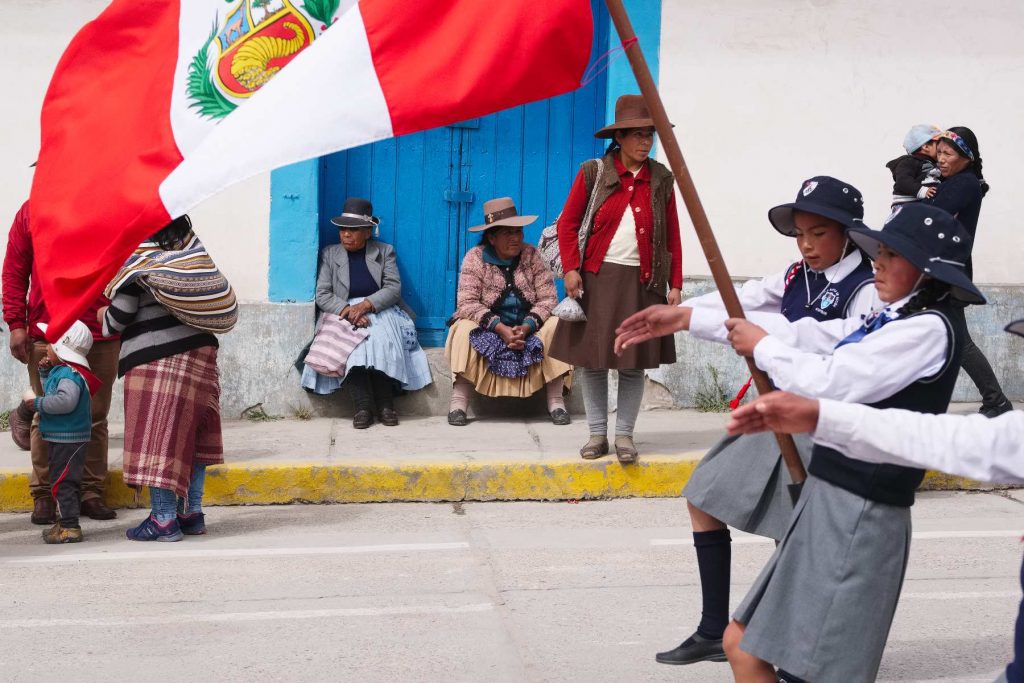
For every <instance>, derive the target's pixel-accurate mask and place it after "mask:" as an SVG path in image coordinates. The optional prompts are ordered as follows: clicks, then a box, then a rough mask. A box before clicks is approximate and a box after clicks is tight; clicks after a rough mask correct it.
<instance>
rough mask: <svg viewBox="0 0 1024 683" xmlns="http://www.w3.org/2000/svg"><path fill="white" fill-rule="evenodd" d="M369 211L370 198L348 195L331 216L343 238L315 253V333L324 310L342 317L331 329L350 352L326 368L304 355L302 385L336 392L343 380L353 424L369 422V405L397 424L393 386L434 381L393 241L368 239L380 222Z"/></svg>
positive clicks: (361, 426) (322, 321)
mask: <svg viewBox="0 0 1024 683" xmlns="http://www.w3.org/2000/svg"><path fill="white" fill-rule="evenodd" d="M372 214H373V205H372V204H370V202H369V201H367V200H365V199H357V198H349V199H346V200H345V207H344V208H343V209H342V213H341V215H340V216H338V217H336V218H332V219H331V223H333V224H334V225H336V226H338V236H339V238H340V240H341V244H333V245H331V246H329V247H326V248H324V250H323V252H322V253H321V255H320V271H319V274H318V275H317V279H316V305H317V308H318V309H320V314H321V319H320V321H319V323H318V325H317V331H318V337H319V336H320V335H321V333H323V331H324V326H325V323H326V322H328V321H327V320H325V319H324V318H325V317H326V316H337V317H338V318H340V319H341V321H342V322H343V325H342V326H340V329H339V330H337V331H335V332H333V334H334V335H335V336H334V337H332V339H335V340H337V341H336V342H334V343H336V344H337V346H338V348H336V349H333V350H334V351H336V352H337V353H342V354H345V353H347V358H344V367H343V368H342V369H341V371H339V372H332V373H330V374H323V373H320V372H317V370H315V369H314V368H312V367H310V362H309V361H310V357H309V356H307V357H306V366H305V369H304V370H303V372H302V386H303V387H305V388H306V389H310V390H312V391H314V392H316V393H317V394H330V393H333V392H335V391H337V389H338V387H340V386H342V384H344V385H345V386H346V387H348V391H349V393H350V395H351V397H352V402H353V403H354V404H355V409H356V412H355V415H354V416H353V417H352V426H353V427H355V428H356V429H366V428H367V427H369V426H370V425H372V424H373V420H374V409H376V413H377V417H378V418H379V419H380V421H381V423H382V424H384V425H387V426H389V427H392V426H394V425H397V424H398V413H397V412H395V405H394V397H395V392H396V390H398V389H401V390H406V391H413V390H416V389H422V388H423V387H425V386H427V385H428V384H430V382H431V378H430V367H429V366H428V364H427V356H426V354H425V353H423V349H422V348H420V344H419V341H418V340H417V337H416V325H415V324H414V323H413V319H412V317H411V316H412V315H413V313H412V310H411V309H410V308H409V307H408V306H407V305H406V304H405V302H404V301H402V280H401V278H400V277H399V274H398V261H397V257H396V255H395V249H394V247H392V246H391V245H390V244H384V243H383V242H378V241H376V240H373V239H371V237H372V233H373V231H374V229H375V228H376V227H377V226H378V225H380V219H379V218H377V217H376V216H374V215H372ZM331 322H333V321H331ZM325 343H326V342H325ZM346 344H347V346H346ZM353 344H354V345H355V346H354V348H351V346H352V345H353ZM315 346H316V342H314V347H315ZM349 348H351V352H349Z"/></svg>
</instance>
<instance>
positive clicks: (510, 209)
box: [469, 197, 537, 232]
mask: <svg viewBox="0 0 1024 683" xmlns="http://www.w3.org/2000/svg"><path fill="white" fill-rule="evenodd" d="M535 220H537V217H536V216H520V215H519V212H517V211H516V203H515V202H514V201H512V198H511V197H498V198H497V199H489V200H487V201H486V202H484V223H483V225H474V226H473V227H471V228H470V229H469V231H470V232H483V231H484V230H490V229H491V228H497V227H500V226H502V225H510V226H512V227H514V228H521V227H523V226H524V225H529V224H530V223H532V222H534V221H535Z"/></svg>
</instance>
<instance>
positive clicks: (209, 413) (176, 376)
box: [124, 346, 224, 497]
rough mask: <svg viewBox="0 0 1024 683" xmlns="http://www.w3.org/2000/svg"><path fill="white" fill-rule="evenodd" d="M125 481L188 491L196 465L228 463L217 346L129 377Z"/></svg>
mask: <svg viewBox="0 0 1024 683" xmlns="http://www.w3.org/2000/svg"><path fill="white" fill-rule="evenodd" d="M124 422H125V430H124V481H125V483H127V484H129V485H132V486H155V487H157V488H161V489H169V490H172V491H174V492H175V494H177V495H178V496H181V497H184V496H185V495H186V494H187V493H188V484H189V480H190V479H191V477H192V466H193V464H199V465H218V464H220V463H222V462H224V444H223V442H222V441H221V429H220V375H219V373H218V371H217V349H216V347H213V346H204V347H202V348H198V349H193V350H192V351H187V352H185V353H179V354H177V355H174V356H170V357H168V358H161V359H159V360H155V361H152V362H150V363H144V364H143V365H139V366H136V367H134V368H132V369H131V370H129V371H128V372H127V373H125V376H124Z"/></svg>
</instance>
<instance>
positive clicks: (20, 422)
mask: <svg viewBox="0 0 1024 683" xmlns="http://www.w3.org/2000/svg"><path fill="white" fill-rule="evenodd" d="M7 423H8V424H9V425H10V427H11V440H12V441H14V443H15V444H17V446H18V448H20V449H21V450H23V451H27V450H30V449H31V448H32V440H31V439H32V411H31V410H28V409H27V408H25V404H24V403H19V404H18V407H17V408H15V409H14V410H12V411H11V412H10V413H9V414H8V416H7ZM51 521H52V520H51Z"/></svg>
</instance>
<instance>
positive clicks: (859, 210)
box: [768, 175, 864, 237]
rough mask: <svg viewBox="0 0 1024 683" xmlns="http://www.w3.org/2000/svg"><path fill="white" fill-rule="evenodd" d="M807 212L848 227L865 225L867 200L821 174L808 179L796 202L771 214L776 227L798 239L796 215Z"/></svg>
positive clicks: (837, 181) (853, 188) (779, 206)
mask: <svg viewBox="0 0 1024 683" xmlns="http://www.w3.org/2000/svg"><path fill="white" fill-rule="evenodd" d="M794 211H806V212H807V213H813V214H815V215H818V216H824V217H825V218H831V219H832V220H834V221H837V222H839V223H841V224H842V225H843V227H846V228H856V227H858V226H860V225H863V224H864V197H863V196H861V194H860V190H858V189H857V188H856V187H854V186H853V185H850V184H849V183H844V182H843V181H842V180H838V179H836V178H833V177H832V176H827V175H819V176H814V177H813V178H810V179H809V180H805V181H804V182H803V185H801V186H800V191H799V192H797V193H796V201H792V202H790V203H788V204H779V205H778V206H776V207H772V208H771V209H770V210H769V211H768V220H769V221H770V222H771V224H772V226H773V227H774V228H775V229H776V230H778V231H779V232H781V233H782V234H783V235H786V236H787V237H796V226H794V225H793V212H794Z"/></svg>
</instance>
